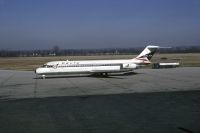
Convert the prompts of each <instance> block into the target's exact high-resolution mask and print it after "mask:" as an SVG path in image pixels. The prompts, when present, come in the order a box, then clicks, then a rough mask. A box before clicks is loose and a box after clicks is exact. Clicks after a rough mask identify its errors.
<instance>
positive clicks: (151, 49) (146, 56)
mask: <svg viewBox="0 0 200 133" xmlns="http://www.w3.org/2000/svg"><path fill="white" fill-rule="evenodd" d="M158 48H160V47H159V46H153V45H149V46H147V47H146V48H145V49H144V50H143V51H142V52H141V53H140V54H139V55H138V56H137V57H136V58H134V59H135V60H141V61H145V62H146V63H150V60H151V58H152V56H153V55H154V54H155V52H156V51H157V49H158Z"/></svg>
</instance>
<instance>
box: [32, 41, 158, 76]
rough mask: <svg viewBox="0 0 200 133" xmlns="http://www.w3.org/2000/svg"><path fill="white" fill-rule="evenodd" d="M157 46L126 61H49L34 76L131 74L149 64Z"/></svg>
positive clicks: (149, 47) (150, 47) (147, 47)
mask: <svg viewBox="0 0 200 133" xmlns="http://www.w3.org/2000/svg"><path fill="white" fill-rule="evenodd" d="M158 48H160V47H159V46H153V45H149V46H146V48H145V49H144V50H143V51H142V52H141V53H140V54H139V55H138V56H137V57H135V58H133V59H126V60H121V59H120V60H82V61H68V60H66V61H51V62H47V63H46V64H44V65H43V66H41V67H39V68H37V69H36V70H35V73H36V75H41V76H42V77H43V78H45V76H46V75H60V74H62V75H63V74H64V75H65V74H96V75H105V76H107V75H108V73H119V72H131V71H133V70H135V69H138V68H140V67H141V66H146V65H148V64H150V63H151V62H150V60H151V58H152V56H153V55H154V53H155V52H156V50H157V49H158Z"/></svg>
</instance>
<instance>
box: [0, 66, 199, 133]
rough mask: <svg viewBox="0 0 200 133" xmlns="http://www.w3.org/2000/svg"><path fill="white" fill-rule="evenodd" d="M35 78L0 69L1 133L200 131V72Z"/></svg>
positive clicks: (140, 71)
mask: <svg viewBox="0 0 200 133" xmlns="http://www.w3.org/2000/svg"><path fill="white" fill-rule="evenodd" d="M35 77H36V76H35V74H34V73H33V72H26V71H11V70H0V132H2V133H15V132H20V133H27V132H29V133H38V132H50V133H51V132H52V133H61V132H72V133H82V132H83V133H85V132H89V133H90V132H97V133H102V132H107V133H110V132H113V133H116V132H117V133H121V132H123V133H126V132H127V133H133V132H137V133H138V132H139V133H146V132H153V133H155V132H156V133H168V132H174V133H184V132H186V133H187V132H196V133H197V132H200V122H199V120H200V91H199V90H200V82H199V81H200V80H199V79H200V68H175V69H158V70H154V69H138V70H136V71H135V73H131V74H125V75H111V76H109V77H91V76H83V75H82V76H79V75H78V76H74V75H73V76H72V75H71V76H60V77H59V78H58V77H49V78H47V79H38V78H35Z"/></svg>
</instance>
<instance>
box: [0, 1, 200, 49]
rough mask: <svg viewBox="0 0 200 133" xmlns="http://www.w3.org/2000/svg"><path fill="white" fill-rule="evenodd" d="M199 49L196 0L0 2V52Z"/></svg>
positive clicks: (199, 20) (199, 8)
mask: <svg viewBox="0 0 200 133" xmlns="http://www.w3.org/2000/svg"><path fill="white" fill-rule="evenodd" d="M149 44H152V45H160V46H182V45H184V46H185V45H189V46H190V45H200V0H0V49H8V50H24V49H26V50H32V49H50V48H52V47H53V46H55V45H57V46H59V47H60V48H61V49H87V48H92V49H93V48H95V49H96V48H132V47H138V46H145V45H149Z"/></svg>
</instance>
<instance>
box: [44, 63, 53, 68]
mask: <svg viewBox="0 0 200 133" xmlns="http://www.w3.org/2000/svg"><path fill="white" fill-rule="evenodd" d="M42 67H43V68H51V67H53V66H52V65H46V64H44V65H43V66H42Z"/></svg>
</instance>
